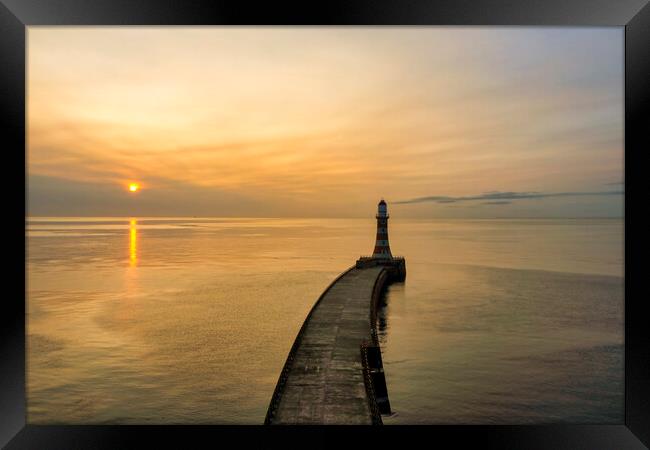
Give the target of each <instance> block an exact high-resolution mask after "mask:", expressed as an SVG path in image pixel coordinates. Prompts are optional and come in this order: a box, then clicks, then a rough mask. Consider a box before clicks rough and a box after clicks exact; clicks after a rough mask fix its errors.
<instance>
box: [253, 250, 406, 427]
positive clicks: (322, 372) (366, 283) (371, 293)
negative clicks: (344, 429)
mask: <svg viewBox="0 0 650 450" xmlns="http://www.w3.org/2000/svg"><path fill="white" fill-rule="evenodd" d="M404 275H405V266H404V260H403V259H394V260H391V261H390V262H386V261H384V262H381V263H379V262H375V261H374V260H372V259H370V258H367V259H365V260H359V261H358V262H357V264H356V266H354V267H352V268H350V269H348V270H347V271H345V272H344V273H343V274H341V275H340V276H339V277H338V278H337V279H336V280H334V282H333V283H332V284H331V285H330V286H329V287H328V288H327V289H326V290H325V292H323V294H322V295H321V297H320V298H319V299H318V301H317V302H316V304H315V305H314V307H313V308H312V310H311V311H310V313H309V315H308V316H307V319H306V320H305V322H304V324H303V326H302V328H301V329H300V332H299V333H298V336H297V337H296V340H295V342H294V344H293V347H292V348H291V351H290V352H289V356H288V358H287V361H286V363H285V366H284V368H283V370H282V373H281V375H280V378H279V380H278V383H277V386H276V388H275V392H274V393H273V398H272V399H271V404H270V405H269V409H268V412H267V416H266V420H265V423H266V424H368V425H369V424H380V423H381V415H380V413H379V410H380V409H379V408H378V407H377V400H378V398H380V397H378V395H379V396H381V395H384V394H382V393H385V391H386V387H385V381H384V378H383V369H382V368H381V353H380V352H379V351H378V343H377V337H376V331H375V329H374V327H375V307H376V303H377V302H378V300H379V297H380V295H381V291H382V289H383V287H384V285H385V284H387V283H388V282H390V281H392V280H396V279H397V280H400V279H401V280H403V279H404ZM371 349H374V350H375V351H369V350H371ZM369 360H370V361H371V362H370V363H369V362H368V361H369ZM373 361H374V362H373ZM378 375H380V377H379V378H378V377H377V376H378ZM377 380H380V383H383V386H373V384H375V385H376V384H377ZM377 388H379V389H377ZM377 393H379V394H377ZM381 399H382V401H384V400H385V402H386V403H385V404H387V400H388V399H387V395H386V397H385V398H384V397H381ZM388 408H390V407H389V406H388Z"/></svg>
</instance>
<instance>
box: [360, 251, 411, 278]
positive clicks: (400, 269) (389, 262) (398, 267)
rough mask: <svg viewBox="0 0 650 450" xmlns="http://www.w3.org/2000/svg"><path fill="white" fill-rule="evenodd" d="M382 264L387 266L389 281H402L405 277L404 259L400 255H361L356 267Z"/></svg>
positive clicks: (361, 267) (362, 267)
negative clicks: (391, 256)
mask: <svg viewBox="0 0 650 450" xmlns="http://www.w3.org/2000/svg"><path fill="white" fill-rule="evenodd" d="M376 266H384V267H386V268H387V270H388V273H389V276H390V280H391V281H404V280H405V279H406V259H404V258H403V257H401V256H398V257H393V258H375V257H372V256H362V257H361V258H359V259H358V260H357V264H356V267H357V269H365V268H367V267H376Z"/></svg>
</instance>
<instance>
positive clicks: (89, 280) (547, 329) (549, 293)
mask: <svg viewBox="0 0 650 450" xmlns="http://www.w3.org/2000/svg"><path fill="white" fill-rule="evenodd" d="M389 233H390V241H391V247H392V249H393V253H394V254H399V255H403V256H405V257H406V260H407V271H408V274H407V278H406V282H405V283H403V284H394V285H392V286H391V287H390V288H389V290H388V292H387V295H386V303H387V306H386V307H385V308H384V309H383V310H382V311H380V341H381V343H382V351H383V357H384V367H385V371H386V378H387V383H388V390H389V395H390V400H391V406H392V408H393V409H394V411H395V414H394V415H393V416H391V417H385V418H384V423H386V424H402V423H491V424H493V423H558V422H572V423H576V422H583V423H622V422H623V413H624V405H623V304H624V298H623V292H624V287H623V286H624V283H623V281H624V280H623V273H624V269H623V221H622V220H617V219H602V220H601V219H599V220H592V219H589V220H587V219H576V220H435V221H426V220H419V221H416V220H411V221H409V220H398V219H391V223H390V230H389ZM374 234H375V223H374V220H373V218H369V219H367V220H356V219H355V220H352V219H327V220H324V219H236V218H235V219H196V218H192V219H178V218H174V219H160V218H156V219H152V218H149V219H147V218H138V219H134V220H130V219H125V218H30V219H29V220H28V224H27V237H28V245H27V287H28V292H27V409H28V421H29V422H30V423H74V424H80V423H120V424H130V423H214V424H229V423H246V424H260V423H262V422H263V420H264V415H265V413H266V408H267V406H268V403H269V400H270V398H271V394H272V393H273V389H274V387H275V383H276V381H277V378H278V375H279V373H280V370H281V368H282V365H283V364H284V360H285V358H286V356H287V353H288V351H289V348H290V347H291V344H292V343H293V339H294V337H295V335H296V333H297V332H298V329H299V328H300V326H301V324H302V322H303V320H304V318H305V316H306V314H307V312H308V311H309V309H310V308H311V306H312V304H313V303H314V301H315V300H316V299H317V297H318V296H319V295H320V293H321V291H322V290H323V289H324V288H325V287H326V286H327V285H328V284H329V283H330V281H331V280H332V279H333V278H334V277H335V276H336V275H338V274H339V273H340V272H342V271H343V270H345V269H346V268H347V267H349V266H351V265H352V264H353V263H354V261H355V260H356V258H357V257H358V256H359V255H362V254H363V255H365V254H368V253H369V252H370V251H371V250H372V247H373V244H374Z"/></svg>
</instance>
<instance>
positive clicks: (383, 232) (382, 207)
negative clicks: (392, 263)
mask: <svg viewBox="0 0 650 450" xmlns="http://www.w3.org/2000/svg"><path fill="white" fill-rule="evenodd" d="M376 217H377V240H376V241H375V251H373V252H372V257H373V258H392V257H393V255H392V254H391V253H390V245H388V209H387V208H386V202H385V201H384V199H383V198H382V199H381V201H380V202H379V204H378V205H377V216H376Z"/></svg>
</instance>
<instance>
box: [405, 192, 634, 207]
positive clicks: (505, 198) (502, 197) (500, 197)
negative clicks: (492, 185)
mask: <svg viewBox="0 0 650 450" xmlns="http://www.w3.org/2000/svg"><path fill="white" fill-rule="evenodd" d="M624 194H625V192H624V191H599V192H500V191H490V192H486V193H483V194H479V195H472V196H464V197H449V196H442V195H432V196H428V197H417V198H412V199H410V200H401V201H397V202H394V203H396V204H408V203H424V202H435V203H455V202H464V201H475V200H495V201H493V202H486V203H483V204H485V205H502V204H504V203H511V201H512V200H522V199H531V198H553V197H583V196H609V195H624Z"/></svg>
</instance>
